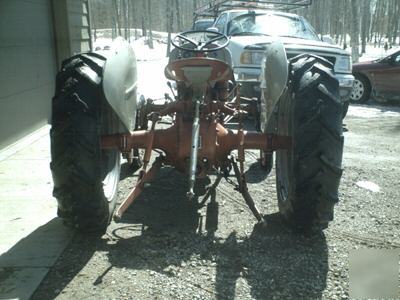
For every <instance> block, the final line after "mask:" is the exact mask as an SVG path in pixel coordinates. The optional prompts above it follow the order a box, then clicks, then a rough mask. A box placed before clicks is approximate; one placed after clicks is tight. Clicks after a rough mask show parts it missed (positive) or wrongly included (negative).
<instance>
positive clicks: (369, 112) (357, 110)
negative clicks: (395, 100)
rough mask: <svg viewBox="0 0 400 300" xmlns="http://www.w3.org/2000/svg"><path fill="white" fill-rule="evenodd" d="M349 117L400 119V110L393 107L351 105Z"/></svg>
mask: <svg viewBox="0 0 400 300" xmlns="http://www.w3.org/2000/svg"><path fill="white" fill-rule="evenodd" d="M347 116H351V117H359V118H368V119H369V118H383V117H400V109H399V108H398V107H392V106H376V107H373V106H371V105H368V106H364V105H354V106H353V105H351V106H350V107H349V111H348V112H347Z"/></svg>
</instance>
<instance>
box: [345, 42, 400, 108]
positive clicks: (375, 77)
mask: <svg viewBox="0 0 400 300" xmlns="http://www.w3.org/2000/svg"><path fill="white" fill-rule="evenodd" d="M353 74H354V77H355V80H354V86H353V91H352V93H351V95H350V100H351V101H352V102H355V103H365V102H366V101H368V100H369V98H370V97H371V96H373V97H374V98H375V99H377V100H381V101H382V100H400V48H396V49H393V50H391V51H390V52H389V54H388V55H387V56H386V57H384V58H382V59H377V60H373V61H366V62H360V63H356V64H354V65H353Z"/></svg>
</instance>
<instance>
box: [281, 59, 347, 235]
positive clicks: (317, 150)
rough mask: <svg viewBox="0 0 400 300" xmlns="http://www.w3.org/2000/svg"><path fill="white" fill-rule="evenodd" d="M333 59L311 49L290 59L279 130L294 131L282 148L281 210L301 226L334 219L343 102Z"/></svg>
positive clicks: (313, 227)
mask: <svg viewBox="0 0 400 300" xmlns="http://www.w3.org/2000/svg"><path fill="white" fill-rule="evenodd" d="M332 67H333V66H332V65H331V63H330V62H328V61H326V60H324V59H322V58H319V57H316V56H311V55H299V56H297V57H295V58H293V59H291V61H290V70H289V71H290V75H289V88H288V89H287V90H286V91H285V92H284V94H283V95H282V97H281V100H280V101H279V103H278V115H277V131H278V132H277V133H278V134H279V135H288V136H292V137H293V140H292V141H293V142H292V145H291V147H290V149H288V150H279V151H277V152H276V187H277V194H278V205H279V210H280V212H281V214H282V215H283V216H284V218H285V219H286V220H287V221H288V222H289V223H290V224H291V225H293V226H294V227H295V228H298V229H301V230H306V231H308V230H312V231H314V230H321V229H324V228H326V227H327V226H328V223H329V221H331V220H333V209H334V205H335V204H336V203H337V202H338V188H339V182H340V178H341V175H342V169H341V164H342V155H343V135H342V104H341V102H340V97H339V84H338V81H337V80H336V79H335V77H334V75H333V72H332Z"/></svg>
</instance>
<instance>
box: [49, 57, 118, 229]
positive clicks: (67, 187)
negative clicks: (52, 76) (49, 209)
mask: <svg viewBox="0 0 400 300" xmlns="http://www.w3.org/2000/svg"><path fill="white" fill-rule="evenodd" d="M101 62H103V65H104V61H101V58H99V57H98V56H95V55H94V54H93V56H92V55H91V54H85V55H78V56H75V57H72V58H70V59H68V60H66V61H65V62H64V63H63V67H62V70H61V71H60V72H59V73H58V74H57V79H56V94H55V96H54V98H53V104H52V128H51V132H50V137H51V159H52V161H51V164H50V167H51V171H52V175H53V181H54V190H53V195H54V197H56V198H57V201H58V216H59V217H61V218H63V220H64V223H65V224H66V225H67V226H70V227H73V228H75V229H77V230H78V231H81V232H100V233H103V232H105V230H106V228H107V226H108V224H109V222H110V220H111V216H112V213H113V211H114V208H115V205H116V198H117V197H116V196H117V186H118V181H119V174H120V152H119V151H117V150H107V151H103V150H101V147H100V138H101V135H103V134H111V133H114V132H115V131H116V129H117V128H118V125H119V123H118V119H117V117H116V116H115V114H114V112H113V111H112V109H111V108H110V106H109V105H108V103H107V102H106V101H105V98H104V95H103V92H102V86H101V76H102V65H101ZM99 63H100V64H99ZM89 75H90V76H89Z"/></svg>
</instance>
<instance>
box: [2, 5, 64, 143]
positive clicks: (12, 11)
mask: <svg viewBox="0 0 400 300" xmlns="http://www.w3.org/2000/svg"><path fill="white" fill-rule="evenodd" d="M51 12H52V10H51V3H50V0H29V1H26V0H0V149H3V148H5V147H6V146H9V145H10V144H12V143H14V142H15V141H17V140H18V139H20V138H21V137H23V136H25V135H27V134H29V133H30V132H33V131H35V130H36V129H38V128H40V127H41V126H43V125H44V124H46V123H47V120H48V117H49V115H50V109H51V97H52V96H53V93H54V77H55V73H56V59H55V50H54V35H53V31H52V28H53V26H52V14H51Z"/></svg>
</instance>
